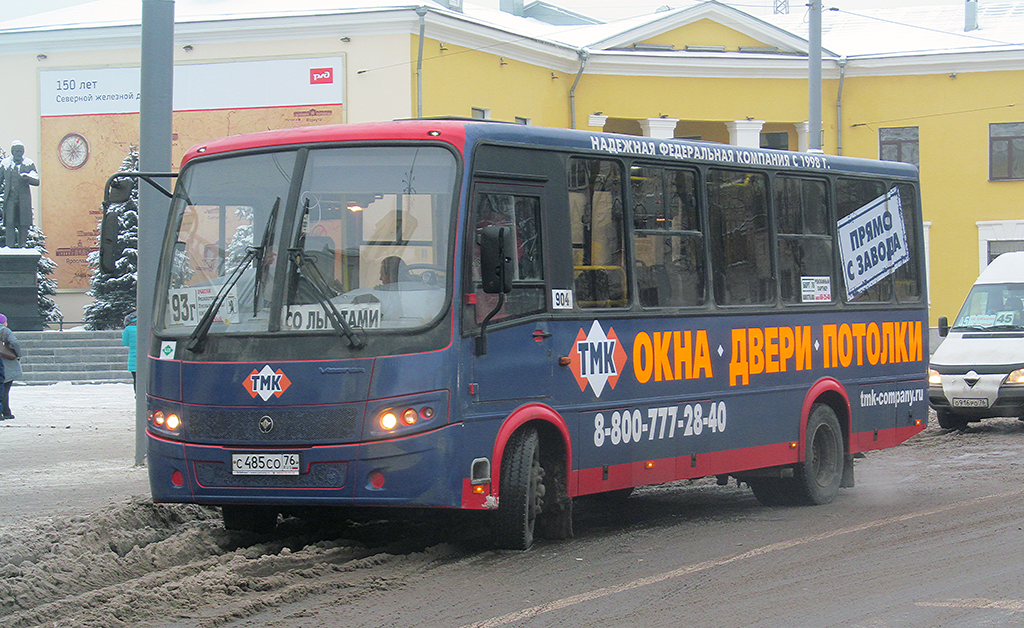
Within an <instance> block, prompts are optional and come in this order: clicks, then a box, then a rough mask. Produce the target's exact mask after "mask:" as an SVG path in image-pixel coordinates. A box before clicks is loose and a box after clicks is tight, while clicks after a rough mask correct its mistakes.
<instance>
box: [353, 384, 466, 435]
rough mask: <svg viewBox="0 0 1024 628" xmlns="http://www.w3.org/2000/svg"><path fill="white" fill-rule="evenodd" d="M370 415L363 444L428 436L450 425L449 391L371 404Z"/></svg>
mask: <svg viewBox="0 0 1024 628" xmlns="http://www.w3.org/2000/svg"><path fill="white" fill-rule="evenodd" d="M374 406H376V407H374ZM367 413H368V415H367V419H369V420H368V421H367V422H366V426H367V430H366V431H364V434H363V440H374V439H378V438H394V437H396V436H405V435H407V434H412V433H415V432H425V431H427V430H431V429H435V428H437V427H440V426H442V425H444V424H445V423H447V422H448V391H440V392H433V393H423V394H419V395H408V396H404V397H396V398H392V399H385V400H381V401H380V402H376V403H375V402H372V401H371V402H370V403H369V404H367ZM371 417H372V418H371Z"/></svg>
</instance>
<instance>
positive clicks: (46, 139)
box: [35, 56, 345, 290]
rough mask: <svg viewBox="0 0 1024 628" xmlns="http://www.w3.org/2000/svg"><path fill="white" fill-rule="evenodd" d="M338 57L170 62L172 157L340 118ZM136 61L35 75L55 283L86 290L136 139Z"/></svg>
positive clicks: (42, 212) (341, 64) (43, 210)
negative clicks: (109, 195) (116, 181)
mask: <svg viewBox="0 0 1024 628" xmlns="http://www.w3.org/2000/svg"><path fill="white" fill-rule="evenodd" d="M344 76H345V59H344V56H337V57H315V58H298V59H271V60H264V61H242V62H224V63H201V64H188V65H176V66H175V68H174V93H173V108H174V113H173V117H172V138H171V139H172V163H174V164H175V169H176V168H177V164H178V163H179V162H180V161H181V158H182V156H183V155H184V154H185V151H187V150H188V149H189V148H190V147H191V146H193V145H194V144H197V143H199V142H203V141H208V140H211V139H215V138H218V137H224V136H227V135H237V134H239V133H249V132H253V131H266V130H270V129H283V128H290V127H296V126H310V125H316V124H335V123H341V122H344V115H343V113H344V111H343V102H344V96H345V94H344V83H345V81H344ZM139 84H140V70H139V68H138V67H122V68H81V69H65V70H43V71H40V72H39V96H40V98H39V103H40V105H39V108H40V115H41V120H40V131H41V142H42V143H41V148H40V152H41V154H40V155H39V156H38V158H37V159H35V161H36V164H37V165H38V167H39V172H40V182H41V183H40V209H39V216H40V227H41V228H42V229H43V232H44V233H45V234H46V238H47V241H46V245H47V250H48V251H49V256H50V257H51V258H52V259H53V260H54V261H56V262H57V269H56V271H54V275H53V276H54V278H55V279H56V281H57V285H58V287H59V288H60V289H72V290H84V289H88V287H89V278H90V276H91V272H90V269H89V265H88V262H87V260H86V258H87V256H88V254H89V252H90V251H93V250H95V249H96V237H97V235H98V225H99V219H100V213H101V208H100V205H101V203H102V201H103V185H104V183H105V182H106V180H107V177H109V176H110V175H111V174H113V173H114V172H117V171H118V170H119V169H120V168H121V164H122V162H123V161H124V159H125V157H127V156H128V154H129V152H130V151H131V149H132V147H133V146H134V147H137V146H138V144H139Z"/></svg>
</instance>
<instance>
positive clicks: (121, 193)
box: [103, 178, 135, 207]
mask: <svg viewBox="0 0 1024 628" xmlns="http://www.w3.org/2000/svg"><path fill="white" fill-rule="evenodd" d="M134 188H135V182H134V181H132V180H131V179H128V178H121V179H114V180H112V181H111V182H110V185H109V186H107V190H106V198H105V199H103V206H104V207H107V206H108V205H119V204H121V203H124V202H126V201H127V200H128V199H130V198H131V197H132V190H133V189H134Z"/></svg>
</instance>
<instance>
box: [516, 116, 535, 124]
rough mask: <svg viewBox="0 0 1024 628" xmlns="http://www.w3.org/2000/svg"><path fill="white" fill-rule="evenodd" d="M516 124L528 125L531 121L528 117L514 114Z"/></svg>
mask: <svg viewBox="0 0 1024 628" xmlns="http://www.w3.org/2000/svg"><path fill="white" fill-rule="evenodd" d="M516 124H525V125H526V126H530V125H531V124H533V121H532V120H531V119H530V118H523V117H521V116H516Z"/></svg>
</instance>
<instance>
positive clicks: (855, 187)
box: [836, 178, 892, 303]
mask: <svg viewBox="0 0 1024 628" xmlns="http://www.w3.org/2000/svg"><path fill="white" fill-rule="evenodd" d="M883 194H885V184H883V183H882V182H881V181H877V180H875V181H868V180H865V179H847V178H840V179H837V180H836V220H837V221H840V220H842V219H843V218H846V217H847V216H849V215H850V214H852V213H853V212H855V211H857V210H858V209H860V208H861V207H863V206H864V205H866V204H868V203H870V202H871V201H873V200H875V199H876V198H878V197H879V196H881V195H883ZM845 291H846V288H845V287H844V288H843V292H844V293H845ZM891 300H892V278H891V277H886V278H884V279H882V280H881V281H879V282H878V283H876V284H875V285H873V286H871V287H870V288H868V289H867V290H865V291H864V292H861V293H860V294H858V295H857V296H856V297H855V298H854V299H853V303H888V302H889V301H891Z"/></svg>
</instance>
